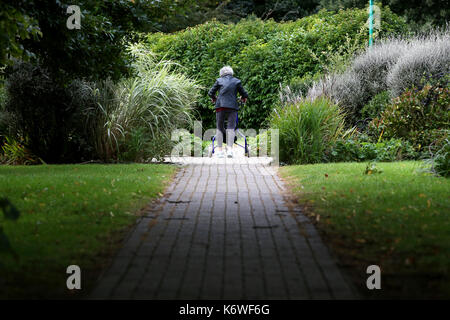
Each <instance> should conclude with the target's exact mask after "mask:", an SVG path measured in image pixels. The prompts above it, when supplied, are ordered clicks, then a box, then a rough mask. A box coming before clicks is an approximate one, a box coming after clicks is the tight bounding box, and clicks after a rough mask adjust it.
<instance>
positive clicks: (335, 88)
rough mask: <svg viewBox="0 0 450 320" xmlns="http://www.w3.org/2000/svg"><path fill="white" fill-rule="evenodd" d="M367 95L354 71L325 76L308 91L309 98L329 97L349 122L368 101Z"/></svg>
mask: <svg viewBox="0 0 450 320" xmlns="http://www.w3.org/2000/svg"><path fill="white" fill-rule="evenodd" d="M366 95H367V93H366V92H365V91H364V90H363V88H362V85H361V81H360V80H359V78H358V77H357V75H356V74H355V73H354V72H353V71H347V72H344V73H339V74H330V75H326V76H324V77H323V78H322V79H321V80H320V81H318V82H316V83H314V84H313V85H312V87H311V88H310V89H309V91H308V95H307V97H308V98H310V99H313V100H314V99H316V98H318V97H321V96H325V97H328V98H329V99H331V100H332V101H333V102H335V103H337V104H339V105H340V106H341V107H342V108H343V110H344V113H345V114H346V116H347V118H349V120H355V119H353V115H354V114H356V113H357V111H358V110H359V108H360V102H361V101H363V100H364V99H366Z"/></svg>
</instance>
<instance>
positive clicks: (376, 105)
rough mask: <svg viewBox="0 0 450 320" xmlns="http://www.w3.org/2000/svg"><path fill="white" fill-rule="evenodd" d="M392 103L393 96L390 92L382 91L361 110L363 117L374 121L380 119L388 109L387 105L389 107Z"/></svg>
mask: <svg viewBox="0 0 450 320" xmlns="http://www.w3.org/2000/svg"><path fill="white" fill-rule="evenodd" d="M390 101H391V95H390V93H389V91H382V92H380V93H378V94H377V95H375V96H374V97H373V98H372V100H370V101H369V103H368V104H366V105H365V106H364V107H363V108H362V109H361V116H362V118H363V119H367V118H369V119H373V118H376V117H378V116H379V115H380V114H381V113H382V112H383V110H384V109H385V108H386V106H387V105H389V103H390Z"/></svg>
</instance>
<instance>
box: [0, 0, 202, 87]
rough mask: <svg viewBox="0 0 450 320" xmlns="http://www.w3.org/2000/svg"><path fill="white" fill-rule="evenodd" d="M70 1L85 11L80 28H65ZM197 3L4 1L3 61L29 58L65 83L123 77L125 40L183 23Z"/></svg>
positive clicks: (184, 0) (187, 0) (188, 0)
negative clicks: (140, 33)
mask: <svg viewBox="0 0 450 320" xmlns="http://www.w3.org/2000/svg"><path fill="white" fill-rule="evenodd" d="M202 3H203V1H201V2H200V4H202ZM69 4H70V5H77V6H79V7H80V9H81V29H79V30H78V29H73V30H69V29H68V28H67V27H66V20H67V18H68V17H69V14H68V13H67V12H66V10H67V7H68V6H69ZM198 5H199V4H195V1H193V0H181V1H172V0H160V1H151V0H71V1H69V3H62V2H61V1H48V0H4V1H3V2H2V5H1V8H2V9H3V8H5V9H6V10H5V11H4V10H2V13H1V14H2V17H4V16H5V17H6V18H7V19H6V20H5V19H3V20H5V21H6V26H7V28H5V29H4V28H3V25H4V24H5V22H3V20H2V22H1V23H2V24H1V26H2V29H1V30H2V33H1V35H2V39H1V40H0V41H1V42H0V43H1V44H2V46H1V48H2V49H0V50H2V51H0V53H2V57H3V58H4V59H3V60H4V61H0V63H2V64H4V63H6V59H5V58H6V54H9V56H10V57H15V58H20V59H23V58H24V56H29V57H30V58H31V60H32V61H33V60H34V62H38V63H39V64H40V65H42V66H44V67H46V68H47V69H48V70H49V71H50V72H51V74H53V75H54V76H57V77H59V78H60V79H63V80H64V81H63V82H67V81H66V80H71V79H73V78H86V79H91V80H96V79H105V78H112V79H119V78H121V77H123V76H124V75H126V74H127V72H128V65H129V61H128V58H127V56H126V54H125V50H124V39H125V38H127V37H131V36H132V34H133V33H134V32H140V31H141V32H154V31H173V30H176V29H178V28H179V27H184V26H186V24H187V23H188V21H187V20H186V16H187V15H189V13H190V12H192V11H193V10H195V9H196V8H198ZM12 14H14V16H12ZM3 30H6V32H4V31H3ZM34 35H40V37H36V36H34ZM3 43H5V44H6V45H3ZM3 48H6V49H3ZM16 48H18V49H16Z"/></svg>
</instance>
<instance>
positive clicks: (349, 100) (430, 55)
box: [284, 27, 450, 122]
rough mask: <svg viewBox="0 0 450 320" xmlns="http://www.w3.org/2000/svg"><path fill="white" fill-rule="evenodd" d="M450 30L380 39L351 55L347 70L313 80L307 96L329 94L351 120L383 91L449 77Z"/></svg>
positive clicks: (393, 93) (399, 90) (393, 91)
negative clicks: (407, 37)
mask: <svg viewBox="0 0 450 320" xmlns="http://www.w3.org/2000/svg"><path fill="white" fill-rule="evenodd" d="M449 30H450V29H449V28H448V27H447V29H445V30H442V31H432V32H430V33H428V34H427V35H422V36H416V37H413V38H410V39H406V38H396V39H386V40H384V41H381V42H379V43H378V44H376V45H374V46H373V47H372V48H367V49H366V50H365V51H364V52H363V53H361V54H359V55H357V56H356V57H355V58H353V60H352V62H351V64H350V66H349V67H348V68H347V70H346V71H344V72H342V73H332V74H329V75H326V76H324V77H322V78H321V80H319V81H316V82H315V83H314V84H313V85H312V86H311V88H310V89H309V91H308V94H307V97H308V98H311V99H316V98H318V97H321V96H326V97H328V98H330V99H331V100H333V101H334V102H336V103H337V104H339V105H340V106H341V107H342V108H343V109H344V110H345V112H346V115H347V119H348V120H350V121H351V122H354V121H355V120H357V119H358V118H359V116H360V110H361V109H362V108H363V107H364V105H366V104H367V103H368V102H369V101H370V100H371V99H372V98H373V97H374V96H375V95H377V94H379V93H381V92H383V91H388V92H389V93H390V95H391V96H392V97H397V96H399V95H400V94H402V92H403V91H404V90H405V89H407V88H411V87H413V86H415V87H420V86H422V85H423V81H424V80H425V81H428V80H433V81H436V80H439V79H442V78H443V77H448V75H449V73H450V31H449ZM284 93H285V95H286V92H284ZM287 96H289V95H287ZM289 99H290V100H295V97H292V95H290V96H289Z"/></svg>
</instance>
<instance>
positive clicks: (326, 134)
mask: <svg viewBox="0 0 450 320" xmlns="http://www.w3.org/2000/svg"><path fill="white" fill-rule="evenodd" d="M270 127H271V128H274V129H278V130H279V142H280V161H283V162H286V163H297V164H303V163H318V162H321V161H322V160H323V157H324V152H325V151H326V150H327V149H328V148H329V147H330V145H332V144H333V143H334V142H335V141H336V140H337V139H338V138H339V137H340V136H341V134H342V131H343V127H344V116H343V114H342V112H341V110H340V109H339V108H338V106H337V105H335V104H333V103H332V102H330V101H329V100H327V99H324V98H319V99H316V100H314V101H310V100H306V99H305V100H303V101H302V102H299V103H296V104H286V105H283V106H280V107H278V108H277V109H276V110H274V112H273V113H272V115H271V117H270Z"/></svg>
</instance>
